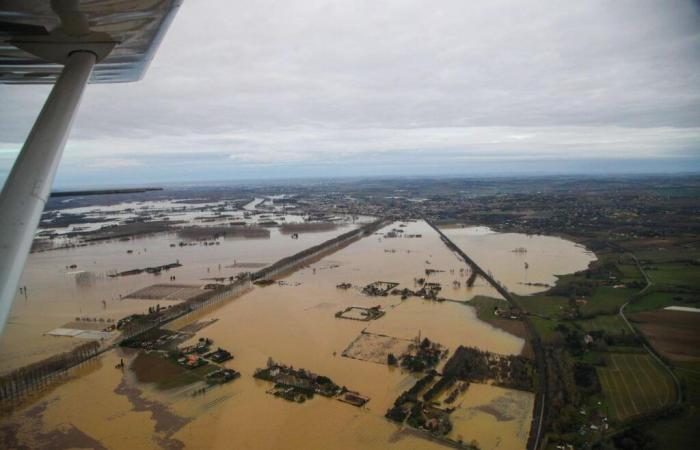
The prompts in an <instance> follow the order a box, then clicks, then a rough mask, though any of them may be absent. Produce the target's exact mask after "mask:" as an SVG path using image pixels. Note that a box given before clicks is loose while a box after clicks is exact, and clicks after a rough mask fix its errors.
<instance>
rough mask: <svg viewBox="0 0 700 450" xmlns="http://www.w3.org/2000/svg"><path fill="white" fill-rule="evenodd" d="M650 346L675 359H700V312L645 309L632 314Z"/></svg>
mask: <svg viewBox="0 0 700 450" xmlns="http://www.w3.org/2000/svg"><path fill="white" fill-rule="evenodd" d="M630 319H631V320H632V321H633V322H634V323H635V325H636V326H637V328H639V330H640V331H641V332H642V333H644V335H645V336H646V337H647V339H649V342H651V345H653V346H654V348H655V349H656V350H657V351H659V352H660V353H661V354H662V355H664V356H665V357H667V358H669V359H671V360H674V361H700V327H698V320H699V319H700V314H698V313H694V312H686V311H669V310H657V311H645V312H640V313H637V314H633V315H631V316H630Z"/></svg>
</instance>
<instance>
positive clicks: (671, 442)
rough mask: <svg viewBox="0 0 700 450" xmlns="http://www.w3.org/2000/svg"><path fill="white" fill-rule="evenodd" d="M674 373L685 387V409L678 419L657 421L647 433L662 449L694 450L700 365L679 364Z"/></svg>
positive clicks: (698, 432)
mask: <svg viewBox="0 0 700 450" xmlns="http://www.w3.org/2000/svg"><path fill="white" fill-rule="evenodd" d="M675 372H676V375H677V376H678V377H679V378H680V379H681V383H682V384H683V385H684V386H685V407H684V408H683V411H682V412H681V414H680V415H679V416H678V417H675V418H674V419H673V420H659V421H657V422H655V423H654V424H652V426H651V427H650V428H649V431H650V432H651V433H652V434H653V435H654V436H655V437H656V439H657V441H658V442H663V443H664V447H663V448H664V449H668V450H684V449H688V448H695V447H696V446H697V443H698V442H700V427H698V424H699V423H700V363H698V362H679V363H677V365H676V368H675Z"/></svg>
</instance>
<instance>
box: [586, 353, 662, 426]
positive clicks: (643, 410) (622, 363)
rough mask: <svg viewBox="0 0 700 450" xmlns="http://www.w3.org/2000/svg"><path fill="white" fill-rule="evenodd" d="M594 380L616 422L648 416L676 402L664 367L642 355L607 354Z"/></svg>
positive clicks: (649, 357) (646, 355) (651, 358)
mask: <svg viewBox="0 0 700 450" xmlns="http://www.w3.org/2000/svg"><path fill="white" fill-rule="evenodd" d="M598 377H599V379H600V384H601V386H602V388H603V393H604V394H605V397H606V398H607V403H608V407H609V412H610V415H611V417H612V418H613V419H614V420H616V421H623V420H626V419H630V418H633V417H637V416H641V415H644V414H648V413H650V412H653V411H656V410H658V409H660V408H663V407H665V406H667V405H670V404H671V403H672V402H674V401H675V400H676V391H675V387H674V385H673V381H672V380H671V378H670V376H669V375H668V374H667V373H666V372H665V370H664V368H663V367H661V365H660V364H659V363H658V362H657V361H656V360H655V359H654V358H653V357H652V356H650V355H648V354H643V353H611V354H610V355H609V356H608V364H607V366H606V367H604V368H598Z"/></svg>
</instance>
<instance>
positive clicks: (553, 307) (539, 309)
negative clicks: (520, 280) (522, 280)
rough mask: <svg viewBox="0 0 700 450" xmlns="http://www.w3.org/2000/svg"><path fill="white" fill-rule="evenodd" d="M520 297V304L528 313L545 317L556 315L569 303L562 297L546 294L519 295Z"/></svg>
mask: <svg viewBox="0 0 700 450" xmlns="http://www.w3.org/2000/svg"><path fill="white" fill-rule="evenodd" d="M520 299H521V300H520V304H522V305H523V308H525V310H527V311H528V312H529V313H531V314H538V315H541V316H545V317H554V316H557V315H559V314H560V313H561V312H562V311H563V310H564V309H565V308H567V307H568V305H569V301H568V300H567V299H566V298H564V297H556V296H548V295H530V296H521V297H520Z"/></svg>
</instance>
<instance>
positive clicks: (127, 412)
mask: <svg viewBox="0 0 700 450" xmlns="http://www.w3.org/2000/svg"><path fill="white" fill-rule="evenodd" d="M397 226H398V224H393V225H391V226H389V227H387V228H385V229H384V230H382V233H384V232H386V231H389V230H390V229H391V228H396V227H397ZM403 230H404V232H405V233H406V234H422V237H421V238H385V237H383V236H382V235H381V233H380V234H375V235H373V236H369V237H366V238H364V239H362V240H360V241H357V242H355V243H353V244H351V245H350V246H348V247H345V248H343V249H341V250H340V251H338V252H336V253H333V254H331V255H329V256H327V257H325V258H323V259H321V260H320V261H318V262H316V263H314V264H311V265H310V266H308V267H305V268H303V269H302V270H300V271H297V272H295V273H293V274H291V275H290V276H288V277H286V278H285V279H284V280H283V283H281V284H274V285H271V286H268V287H256V288H254V289H253V290H252V291H251V292H249V293H247V294H245V295H243V296H241V297H239V298H236V299H234V300H232V301H229V302H227V303H225V304H223V305H222V306H220V307H218V308H216V309H214V310H211V311H209V312H204V313H202V314H200V315H198V318H199V319H201V320H206V319H210V318H217V319H218V321H216V322H215V323H214V324H212V325H210V326H208V327H206V328H204V329H202V330H201V331H200V332H199V333H198V334H197V336H195V337H194V338H193V339H197V338H199V337H208V338H211V339H213V340H214V342H215V343H214V345H215V346H221V347H223V348H225V349H227V350H229V351H231V352H232V353H233V355H234V356H235V359H234V360H232V361H228V362H227V363H225V366H227V367H232V368H235V369H236V370H238V371H240V372H241V374H242V376H241V377H240V378H239V379H237V380H235V381H233V382H231V383H228V384H226V385H222V386H219V387H215V388H213V389H211V390H209V391H208V392H207V393H206V394H204V395H200V396H193V395H192V393H193V391H194V390H195V389H197V388H199V387H201V386H199V385H190V386H187V387H184V388H176V389H173V390H169V391H159V390H157V389H155V387H153V386H152V385H149V384H143V383H137V382H136V381H135V380H134V377H133V374H132V373H131V372H130V371H129V370H128V369H127V370H126V371H124V372H122V371H121V370H119V369H115V368H114V365H115V364H116V363H117V362H118V361H119V358H125V359H126V360H127V363H128V362H129V361H131V360H132V359H133V353H124V352H123V351H122V350H115V351H111V352H108V353H107V354H105V355H104V356H102V357H100V358H99V360H98V361H99V362H98V363H95V364H93V365H91V368H90V369H85V372H86V373H85V374H82V375H81V376H79V377H75V378H73V379H71V380H69V381H67V382H65V383H63V384H61V385H59V386H57V387H56V388H55V389H53V390H52V391H51V392H49V393H47V394H46V395H45V396H44V397H43V398H39V399H37V400H36V401H35V402H33V403H32V404H30V405H27V406H26V407H24V408H23V409H21V410H19V411H16V412H15V413H14V414H13V415H12V416H9V417H6V418H5V419H4V422H5V423H6V424H9V425H12V426H14V425H15V424H17V426H18V427H19V432H18V437H19V440H20V441H21V442H28V443H33V444H35V446H39V444H41V442H37V439H41V436H44V435H45V434H42V433H48V432H50V431H51V430H55V429H57V428H61V427H63V428H61V429H65V427H67V426H70V427H72V428H73V429H74V434H76V435H86V436H88V437H89V438H91V439H94V440H96V441H99V442H100V443H101V444H102V445H103V446H104V447H106V448H116V447H124V446H125V445H128V446H129V447H132V448H159V447H173V448H179V446H181V445H184V446H186V447H189V448H220V449H230V448H256V449H268V448H269V449H273V448H274V449H279V448H307V449H313V448H329V447H332V448H340V449H344V448H348V449H350V448H360V447H362V448H367V449H384V448H397V449H424V448H438V447H441V446H442V445H441V444H439V443H437V442H434V441H430V440H427V439H425V438H424V437H421V436H418V435H416V434H415V433H412V432H410V431H408V430H402V429H401V427H400V426H398V425H395V424H393V423H391V422H389V421H387V420H386V419H385V418H384V417H383V416H384V413H385V412H386V410H387V409H388V408H389V407H390V406H391V405H392V404H393V402H394V400H395V399H396V397H398V395H399V394H400V393H401V392H403V391H404V390H406V389H408V388H410V387H411V386H412V385H413V383H415V381H416V378H415V377H414V376H412V375H410V374H408V373H406V372H403V371H402V370H400V369H397V368H391V367H388V366H386V365H384V364H378V363H376V362H368V361H362V360H358V359H351V358H345V357H342V356H341V353H342V352H343V350H344V349H345V348H346V347H347V346H348V345H349V344H350V343H352V342H353V341H354V340H355V338H357V336H358V335H360V333H361V332H362V331H363V330H366V331H367V332H371V333H377V334H386V335H389V336H392V337H397V338H403V339H412V338H413V337H415V336H418V335H419V334H420V336H422V337H428V338H430V339H431V340H434V341H437V342H439V343H441V344H443V345H444V346H446V347H447V348H448V349H449V350H450V352H453V351H454V350H455V348H456V347H457V346H458V345H471V346H476V347H479V348H482V349H484V350H489V351H493V352H497V353H502V354H518V353H520V352H521V350H522V348H523V344H524V342H523V340H522V339H520V338H518V337H515V336H513V335H510V334H508V333H506V332H504V331H502V330H499V329H496V328H493V327H491V326H490V325H488V324H486V323H484V322H481V321H479V320H478V319H477V318H476V316H475V314H474V310H473V309H472V308H471V307H470V306H468V303H467V302H466V301H467V300H469V299H470V298H472V297H473V296H474V295H477V294H484V295H492V296H498V294H497V293H496V291H495V290H494V289H493V288H491V287H490V286H488V285H486V284H485V283H484V281H483V280H481V279H478V280H477V283H476V285H475V286H474V287H472V288H467V287H466V286H465V282H466V279H467V277H468V272H466V273H460V268H462V267H464V266H463V263H461V262H460V261H459V260H458V259H457V257H456V256H455V255H454V254H453V253H452V252H450V251H449V250H448V249H447V247H446V246H445V245H444V244H443V243H442V242H441V240H440V239H439V237H438V235H437V234H436V233H435V232H434V231H433V230H432V229H430V228H429V227H428V226H427V224H425V223H423V222H414V223H408V224H407V226H406V227H405V228H403ZM340 232H342V230H336V232H334V233H330V234H331V235H335V234H337V233H340ZM304 236H305V235H301V236H300V239H299V240H298V241H296V240H292V239H290V238H289V237H286V236H285V237H282V239H286V240H284V241H282V240H280V241H278V245H268V246H266V245H264V242H265V241H260V240H254V241H240V242H239V243H240V244H241V245H244V246H247V247H246V248H247V250H246V251H244V250H239V251H237V252H233V251H231V253H233V254H231V253H229V252H225V251H223V250H224V248H223V247H222V246H219V247H202V248H198V247H186V248H184V249H180V248H176V249H171V248H170V247H169V246H168V245H167V242H161V243H160V244H158V245H159V246H156V242H160V240H161V239H167V238H149V239H152V240H153V241H152V242H151V244H152V246H151V247H149V246H148V245H142V244H139V247H143V248H148V251H147V252H145V253H142V254H141V255H128V256H127V255H125V254H124V253H125V252H124V249H123V247H120V246H122V245H123V244H124V243H114V244H111V245H116V246H117V248H113V249H112V252H111V253H102V255H103V257H104V260H109V264H111V265H119V269H122V270H123V269H126V268H130V267H131V266H132V265H133V262H134V261H136V260H137V259H136V258H137V257H143V258H150V259H149V260H148V261H149V262H148V263H147V264H155V263H158V264H162V263H165V262H169V261H170V260H171V259H173V258H175V257H177V256H176V255H178V252H179V251H181V250H185V251H190V252H192V253H191V254H188V253H186V254H180V257H179V259H180V260H181V262H183V263H184V264H185V266H184V267H183V268H181V269H175V271H173V273H174V274H177V281H178V282H180V281H183V282H187V281H193V280H199V279H201V278H204V277H206V276H207V272H206V268H207V267H208V268H209V270H210V272H209V274H210V275H211V274H212V272H216V273H218V264H219V263H221V264H222V265H225V264H226V263H228V264H231V263H232V262H233V261H232V259H236V258H238V261H246V262H247V261H254V262H263V261H264V262H272V261H273V260H274V259H277V257H279V256H284V255H279V256H277V257H275V258H273V257H272V256H273V254H274V255H277V253H278V252H280V250H281V249H280V248H279V247H284V251H285V252H286V253H285V255H288V254H292V253H294V252H295V251H298V250H300V249H301V248H305V247H308V246H310V245H313V243H315V242H317V241H322V240H324V239H327V238H328V237H329V236H328V235H327V234H325V235H324V233H318V234H313V238H312V237H310V236H311V235H308V236H309V237H308V238H306V239H308V240H307V241H306V242H300V241H302V237H304ZM137 242H142V241H137ZM268 242H269V241H268ZM513 242H515V241H513ZM161 244H162V245H161ZM103 245H105V246H107V247H104V248H102V247H101V246H97V247H94V248H90V247H88V248H85V249H76V250H70V251H61V252H66V253H63V258H61V257H60V256H58V255H59V253H54V252H49V253H47V254H41V255H32V261H31V262H30V264H29V269H28V273H27V274H25V276H27V277H29V279H32V277H40V275H41V271H40V270H39V269H38V268H37V267H42V266H43V267H45V269H44V270H45V271H47V272H48V273H52V274H53V275H51V276H52V277H54V282H55V281H56V279H58V278H60V277H59V275H58V274H60V275H61V276H65V275H64V272H63V271H64V266H65V264H68V262H64V260H66V259H70V258H67V256H71V255H72V256H73V257H74V258H73V261H77V263H78V265H79V268H80V266H81V265H82V264H88V262H89V261H91V260H90V258H89V257H88V255H95V254H100V252H106V251H107V250H106V249H107V248H109V245H110V244H103ZM222 245H223V244H222ZM459 245H462V244H459ZM510 245H511V242H510V241H509V242H508V244H507V245H506V248H508V247H509V246H510ZM268 247H269V248H268ZM476 247H477V245H476V244H474V245H472V246H471V247H469V248H465V251H467V252H468V253H469V254H470V255H473V256H474V258H475V259H476V260H477V262H479V263H481V262H482V261H481V258H480V257H479V256H478V254H477V252H476V251H472V250H474V248H476ZM531 248H532V250H530V249H528V254H529V253H530V251H533V253H534V251H535V246H534V245H531ZM81 250H84V251H85V254H84V256H83V259H80V258H77V255H79V254H80V253H79V252H80V251H81ZM479 250H480V251H483V252H486V250H488V249H485V248H481V249H479ZM200 251H201V252H202V253H201V254H198V253H196V252H200ZM71 252H75V253H71ZM169 252H173V253H172V254H171V253H169ZM156 253H157V254H158V255H157V257H156V255H155V254H156ZM195 255H198V256H195ZM506 255H507V256H509V257H510V256H511V255H510V254H506ZM48 256H51V257H52V258H54V259H55V261H54V262H53V263H50V262H49V261H45V260H42V259H39V260H38V262H37V259H36V258H37V257H48ZM130 258H133V259H130ZM98 259H99V260H102V258H98ZM144 261H146V260H145V259H144ZM491 261H493V260H491ZM147 264H144V263H140V264H136V265H137V266H138V265H147ZM491 264H492V265H488V263H486V266H487V267H489V268H490V269H491V270H493V272H494V273H495V274H496V275H497V278H498V277H500V271H498V266H496V265H495V264H494V263H491ZM549 267H550V270H549V271H550V273H549V275H548V276H550V277H551V275H552V273H555V272H556V271H557V270H559V268H560V267H561V264H560V262H559V261H552V262H551V263H550V265H549ZM109 268H111V267H109ZM109 268H108V267H106V266H105V265H104V264H103V266H102V270H109ZM426 269H431V270H439V271H440V272H437V273H434V274H432V275H430V276H429V277H428V281H432V282H439V283H441V284H442V285H443V290H442V292H441V293H440V295H441V296H443V297H446V298H448V299H451V300H454V301H445V302H440V303H438V302H431V301H426V300H422V299H418V298H408V299H406V300H403V301H402V300H401V299H400V297H398V296H391V295H390V296H388V297H368V296H365V295H363V294H362V293H361V292H360V288H361V287H362V286H364V285H366V284H368V283H371V282H374V281H388V282H396V283H399V286H398V288H399V289H402V288H409V289H414V288H415V282H414V280H415V278H418V277H425V276H426V275H425V270H426ZM32 270H39V272H37V273H33V272H32ZM178 271H179V272H178ZM165 276H166V277H167V274H166V275H165ZM136 277H138V278H134V279H133V281H130V280H129V281H127V279H126V278H125V279H123V280H120V281H119V282H125V283H126V282H128V283H130V285H129V286H124V289H123V290H122V291H119V292H120V293H122V292H126V291H130V290H133V289H137V288H140V287H143V286H147V285H149V284H151V283H153V282H154V281H153V276H152V275H138V276H136ZM504 279H505V278H504ZM548 279H549V278H548ZM454 281H458V282H459V285H458V284H456V283H455V284H453V282H454ZM343 282H348V283H351V284H352V285H353V287H352V288H350V289H347V290H343V289H338V288H337V287H336V286H337V285H338V284H340V283H343ZM101 283H102V282H101ZM50 285H51V283H50V282H47V287H46V289H48V288H49V286H50ZM64 285H65V287H64V288H61V287H60V286H59V287H58V288H55V289H54V292H62V290H61V289H65V291H66V292H72V293H73V294H74V293H75V292H77V290H76V289H77V288H74V287H72V286H71V285H70V283H69V282H67V281H66V282H64ZM28 286H29V284H28ZM98 286H99V285H98ZM509 287H510V286H509ZM127 288H128V289H127ZM33 289H34V290H33ZM33 289H31V288H30V290H29V296H30V299H29V300H28V302H30V303H31V302H32V295H33V291H35V290H39V288H38V287H34V288H33ZM95 289H97V290H98V291H99V292H100V293H101V295H105V294H104V292H107V290H106V289H104V285H102V288H100V289H98V288H97V287H96V288H95ZM117 291H118V289H116V288H115V289H114V291H113V292H115V293H116V292H117ZM46 292H48V291H46ZM110 292H112V291H110ZM36 295H38V294H36ZM64 296H67V297H70V294H61V295H59V297H61V298H64ZM97 297H99V296H98V295H93V299H92V300H86V299H84V300H63V301H62V303H61V304H62V305H66V304H67V305H72V306H71V307H72V308H75V307H76V306H77V305H83V304H85V305H87V304H88V302H90V301H97V302H98V306H97V307H95V306H93V308H94V310H92V311H93V312H94V313H95V314H98V313H99V312H100V308H101V305H99V299H98V298H97ZM48 299H49V296H48V294H47V297H46V300H44V302H48V301H49V300H48ZM19 300H20V303H21V301H22V300H21V299H19ZM71 301H74V302H76V303H75V304H72V303H70V302H71ZM35 302H36V303H40V302H39V301H38V300H36V301H35ZM66 302H67V303H66ZM118 302H120V301H119V300H118V299H117V300H110V302H108V310H109V307H111V305H112V304H113V303H114V304H118ZM122 302H123V301H122ZM375 305H381V306H382V309H384V310H385V311H386V314H385V315H384V316H383V317H381V318H380V319H378V320H376V321H370V322H364V321H356V320H345V319H338V318H336V317H335V313H336V312H337V311H341V310H343V309H345V308H346V307H348V306H362V307H371V306H375ZM85 307H87V306H85ZM16 308H19V310H18V311H17V312H15V310H13V314H14V315H15V317H18V318H25V317H31V316H32V315H33V314H38V312H39V311H42V309H41V307H40V306H34V309H33V310H29V309H26V310H23V309H22V308H29V306H28V305H26V306H24V307H22V306H19V307H16ZM64 308H67V307H66V306H59V307H56V308H55V309H51V308H47V311H46V314H49V315H51V316H56V315H59V312H60V311H61V310H62V309H64ZM145 308H146V304H144V309H145ZM74 315H76V314H75V312H73V311H71V312H70V313H66V317H62V318H60V320H58V319H56V320H54V322H55V323H53V324H51V325H48V324H47V327H48V328H47V329H50V328H51V327H53V326H59V325H60V324H61V322H62V321H64V322H65V321H67V320H68V319H70V318H72V317H73V316H74ZM63 319H66V320H63ZM15 320H16V319H15ZM9 339H12V338H9ZM51 339H55V338H51ZM8 347H9V345H8V340H5V341H3V346H2V347H1V349H2V350H3V351H5V352H9V351H8V350H5V349H7V348H8ZM268 358H273V359H274V360H275V361H277V362H280V363H284V364H288V365H293V366H294V367H303V368H305V369H308V370H310V371H312V372H315V373H318V374H322V375H325V376H328V377H330V378H331V379H332V380H333V381H334V382H336V383H337V384H339V385H345V386H347V387H348V388H349V389H351V390H356V391H358V392H360V393H361V394H363V395H365V396H368V397H370V398H371V400H370V401H369V403H367V404H366V405H365V406H364V407H362V408H356V407H354V406H351V405H348V404H344V403H341V402H338V401H335V400H331V399H326V398H323V397H320V396H316V397H314V399H312V400H309V401H307V402H306V403H304V404H296V403H291V402H287V401H285V400H282V399H279V398H276V397H273V396H272V395H269V394H266V392H265V391H266V390H267V389H269V388H270V387H271V384H270V383H267V382H264V381H260V380H256V379H254V378H253V377H252V375H253V373H254V371H255V369H256V368H259V367H263V366H264V365H265V363H266V361H267V360H268ZM86 392H90V395H89V396H87V397H86V394H85V393H86ZM533 401H534V396H533V395H532V394H530V393H522V392H517V391H512V390H508V389H503V388H499V387H495V386H490V385H480V384H473V385H472V386H470V387H469V389H468V390H467V391H466V393H465V394H463V396H462V397H460V399H459V403H460V405H461V406H460V408H458V410H457V411H455V413H454V414H455V417H454V420H453V422H454V423H455V431H453V432H452V434H451V436H450V437H452V438H455V439H457V438H458V437H461V438H462V439H463V440H464V441H465V442H470V441H471V440H475V441H476V442H478V444H479V446H480V448H482V449H493V448H509V449H510V448H524V447H525V444H526V441H527V431H528V429H529V424H530V421H531V418H532V404H533ZM37 408H39V409H40V411H39V412H36V411H37ZM39 430H40V431H39ZM75 430H77V431H75ZM37 436H39V437H37ZM125 439H126V440H125Z"/></svg>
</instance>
